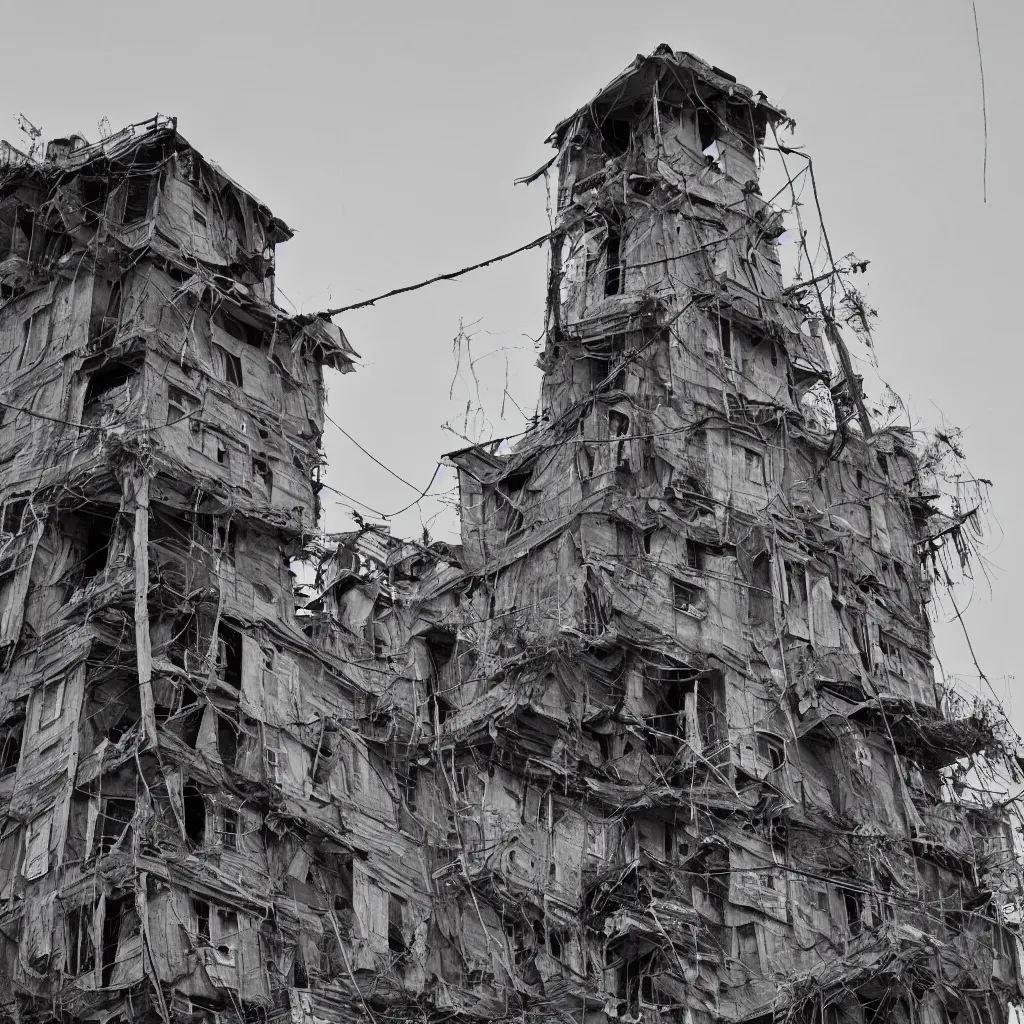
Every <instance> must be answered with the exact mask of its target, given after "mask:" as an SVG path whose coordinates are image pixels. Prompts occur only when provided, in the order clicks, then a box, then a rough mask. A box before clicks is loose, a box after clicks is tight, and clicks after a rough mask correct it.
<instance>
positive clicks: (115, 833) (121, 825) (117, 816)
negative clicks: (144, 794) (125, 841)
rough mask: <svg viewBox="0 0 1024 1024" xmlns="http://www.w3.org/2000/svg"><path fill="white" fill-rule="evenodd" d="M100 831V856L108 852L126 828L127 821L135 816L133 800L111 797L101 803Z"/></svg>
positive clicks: (119, 839)
mask: <svg viewBox="0 0 1024 1024" xmlns="http://www.w3.org/2000/svg"><path fill="white" fill-rule="evenodd" d="M101 817H102V819H103V820H102V823H101V832H100V856H102V855H104V854H106V853H109V852H110V851H111V850H112V849H113V848H114V847H115V846H117V845H118V843H120V842H121V840H122V838H124V837H125V833H126V832H127V830H128V826H129V823H130V822H131V820H132V818H133V817H135V801H134V800H124V799H117V798H114V797H111V798H110V799H109V800H107V801H106V803H105V804H104V805H103V814H102V815H101Z"/></svg>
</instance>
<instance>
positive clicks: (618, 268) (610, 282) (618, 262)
mask: <svg viewBox="0 0 1024 1024" xmlns="http://www.w3.org/2000/svg"><path fill="white" fill-rule="evenodd" d="M605 254H606V256H607V262H606V263H605V274H604V293H605V295H618V294H619V292H620V291H621V290H622V234H621V232H620V231H619V226H618V225H617V224H611V223H610V224H609V225H608V237H607V239H606V240H605Z"/></svg>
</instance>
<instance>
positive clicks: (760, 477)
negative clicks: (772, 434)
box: [743, 448, 765, 485]
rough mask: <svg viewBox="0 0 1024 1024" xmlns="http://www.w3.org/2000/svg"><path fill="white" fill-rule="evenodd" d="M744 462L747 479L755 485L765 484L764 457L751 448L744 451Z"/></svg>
mask: <svg viewBox="0 0 1024 1024" xmlns="http://www.w3.org/2000/svg"><path fill="white" fill-rule="evenodd" d="M743 461H744V465H745V467H746V474H747V479H748V480H749V481H750V482H751V483H754V484H762V485H763V484H764V481H765V477H764V456H763V455H762V454H761V453H760V452H755V451H753V450H752V449H750V448H744V449H743Z"/></svg>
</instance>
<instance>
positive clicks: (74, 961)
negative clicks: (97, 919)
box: [67, 905, 96, 976]
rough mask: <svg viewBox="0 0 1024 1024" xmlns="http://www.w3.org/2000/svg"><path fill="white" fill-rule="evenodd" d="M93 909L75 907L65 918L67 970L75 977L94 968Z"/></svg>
mask: <svg viewBox="0 0 1024 1024" xmlns="http://www.w3.org/2000/svg"><path fill="white" fill-rule="evenodd" d="M94 914H95V908H94V907H92V906H88V905H86V906H84V907H75V908H74V909H73V910H69V911H68V916H67V944H68V948H67V970H68V974H70V975H72V976H75V975H79V974H85V973H86V971H91V970H93V969H94V968H95V967H96V943H95V941H94V939H93V927H94V918H93V915H94Z"/></svg>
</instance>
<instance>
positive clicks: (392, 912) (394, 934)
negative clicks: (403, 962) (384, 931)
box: [388, 892, 408, 954]
mask: <svg viewBox="0 0 1024 1024" xmlns="http://www.w3.org/2000/svg"><path fill="white" fill-rule="evenodd" d="M404 919H405V900H403V899H402V898H401V897H400V896H396V895H395V894H394V893H393V892H392V893H388V949H390V950H391V952H392V953H398V954H403V953H405V951H406V949H407V948H408V947H407V945H406V942H405V935H404V933H403V931H402V928H403V925H404V923H405V920H404Z"/></svg>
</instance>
